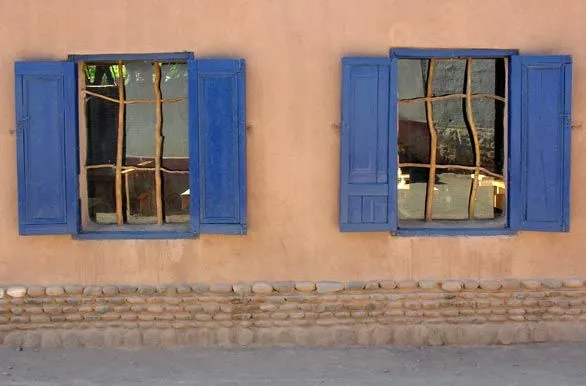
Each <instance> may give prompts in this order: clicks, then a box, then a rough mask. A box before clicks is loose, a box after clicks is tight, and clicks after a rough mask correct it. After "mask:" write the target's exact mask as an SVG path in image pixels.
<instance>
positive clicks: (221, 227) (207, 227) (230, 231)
mask: <svg viewBox="0 0 586 386" xmlns="http://www.w3.org/2000/svg"><path fill="white" fill-rule="evenodd" d="M200 229H201V234H222V235H245V234H246V231H247V229H246V224H201V228H200Z"/></svg>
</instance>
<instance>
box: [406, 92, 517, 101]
mask: <svg viewBox="0 0 586 386" xmlns="http://www.w3.org/2000/svg"><path fill="white" fill-rule="evenodd" d="M471 97H472V99H494V100H497V101H501V102H506V99H505V98H503V97H501V96H498V95H494V94H472V95H471ZM464 98H467V94H448V95H440V96H432V97H426V96H425V97H420V98H410V99H399V103H417V102H427V101H431V102H438V101H447V100H451V99H464Z"/></svg>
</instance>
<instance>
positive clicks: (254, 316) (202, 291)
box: [0, 279, 586, 347]
mask: <svg viewBox="0 0 586 386" xmlns="http://www.w3.org/2000/svg"><path fill="white" fill-rule="evenodd" d="M557 341H586V284H585V282H584V280H581V279H567V280H516V279H508V280H502V281H480V282H479V281H475V280H463V281H460V280H446V281H443V282H439V281H433V280H424V281H419V282H416V281H400V282H395V281H390V280H385V281H372V282H349V283H339V282H272V283H266V282H258V283H254V284H246V283H239V284H234V285H227V284H213V285H211V286H208V285H205V284H195V285H191V286H189V285H173V286H158V287H155V286H128V285H127V286H101V287H96V286H91V287H82V286H76V285H71V286H52V287H46V288H44V287H37V286H33V287H10V288H8V289H0V343H3V344H4V345H8V346H12V347H61V346H63V347H77V346H83V347H104V346H106V347H141V346H145V347H174V346H201V347H207V346H221V347H231V346H356V345H358V346H383V345H403V346H404V345H418V346H422V345H434V346H435V345H491V344H511V343H530V342H557Z"/></svg>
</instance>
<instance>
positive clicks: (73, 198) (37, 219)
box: [15, 52, 246, 239]
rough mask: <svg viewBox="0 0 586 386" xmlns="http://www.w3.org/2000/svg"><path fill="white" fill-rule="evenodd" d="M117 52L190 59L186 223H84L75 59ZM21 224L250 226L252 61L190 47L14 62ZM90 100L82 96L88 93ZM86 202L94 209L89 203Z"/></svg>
mask: <svg viewBox="0 0 586 386" xmlns="http://www.w3.org/2000/svg"><path fill="white" fill-rule="evenodd" d="M112 61H152V62H159V61H160V62H182V63H186V65H187V72H188V80H187V90H188V91H187V111H188V112H187V114H188V117H187V126H188V128H187V131H188V150H187V152H188V160H187V161H188V162H187V166H188V168H189V178H188V184H189V185H188V186H189V191H190V192H191V193H190V195H191V197H190V205H189V220H188V222H187V223H185V224H183V225H178V224H166V223H163V224H159V225H156V224H154V225H149V226H144V225H141V226H136V225H129V224H124V225H113V226H103V227H100V226H93V227H86V226H85V225H84V224H82V217H83V216H82V211H83V210H84V208H83V207H82V205H81V204H80V202H82V201H83V200H81V199H80V198H83V197H80V189H79V186H80V184H83V183H85V181H78V180H79V176H80V170H81V169H82V168H83V167H84V166H85V162H86V160H81V162H82V163H83V164H80V156H79V154H80V150H81V147H80V146H84V144H81V145H80V140H79V138H80V137H79V127H78V122H79V118H78V111H80V110H82V111H83V110H84V108H83V107H85V106H79V98H78V93H83V92H84V90H78V78H77V77H78V65H79V64H80V63H82V62H91V63H100V62H112ZM15 74H16V82H15V94H16V120H17V156H18V159H17V164H18V190H19V200H18V201H19V233H20V234H21V235H46V234H70V235H72V236H73V237H75V238H79V239H157V238H193V237H195V236H197V235H198V234H200V233H222V234H245V233H246V132H245V119H246V118H245V111H246V103H245V62H244V60H243V59H223V58H218V59H216V58H213V59H195V58H194V55H193V53H189V52H183V53H161V54H107V55H71V56H69V60H68V61H62V62H59V61H57V62H16V63H15ZM81 100H82V102H83V98H82V99H81ZM85 209H87V208H85Z"/></svg>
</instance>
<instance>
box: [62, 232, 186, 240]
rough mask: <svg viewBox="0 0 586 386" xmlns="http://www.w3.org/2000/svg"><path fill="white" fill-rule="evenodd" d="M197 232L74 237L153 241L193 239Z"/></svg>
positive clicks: (126, 233)
mask: <svg viewBox="0 0 586 386" xmlns="http://www.w3.org/2000/svg"><path fill="white" fill-rule="evenodd" d="M196 237H197V234H196V233H195V232H191V231H190V232H178V231H107V232H106V231H104V232H100V231H98V232H80V233H77V234H74V235H73V238H74V239H77V240H136V239H138V240H153V239H193V238H196Z"/></svg>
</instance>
